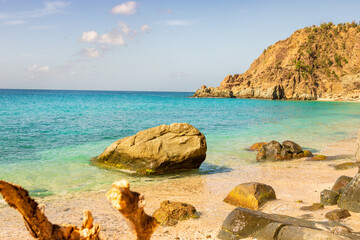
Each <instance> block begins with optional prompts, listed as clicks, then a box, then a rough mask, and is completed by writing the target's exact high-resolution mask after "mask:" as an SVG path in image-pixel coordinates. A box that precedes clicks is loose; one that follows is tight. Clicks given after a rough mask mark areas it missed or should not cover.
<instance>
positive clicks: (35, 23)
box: [0, 0, 360, 92]
mask: <svg viewBox="0 0 360 240" xmlns="http://www.w3.org/2000/svg"><path fill="white" fill-rule="evenodd" d="M359 13H360V1H356V0H354V1H350V0H343V1H338V0H336V1H333V0H326V1H325V0H316V1H314V0H312V1H307V0H302V1H280V0H278V1H277V0H272V1H270V0H252V1H250V0H248V1H245V0H237V1H236V0H217V1H213V0H206V1H205V0H198V1H196V0H192V1H190V0H138V1H137V0H136V1H121V0H102V1H99V0H96V1H95V0H69V1H51V0H48V1H37V0H0V88H6V89H8V88H9V89H73V90H123V91H190V92H193V91H195V90H196V89H197V88H200V87H201V85H203V84H205V85H207V86H219V84H220V82H221V81H222V80H223V79H224V78H225V77H226V76H227V75H229V74H236V73H243V72H245V71H246V70H247V69H248V68H249V66H250V65H251V63H252V62H253V61H254V60H255V59H256V58H257V57H259V56H260V54H261V53H262V52H263V50H264V49H266V48H267V47H268V46H270V45H272V44H274V43H275V42H277V41H279V40H282V39H286V38H287V37H289V36H290V35H291V34H292V33H293V32H294V31H295V30H297V29H299V28H303V27H306V26H311V25H314V24H315V25H320V24H321V23H322V22H329V21H332V22H333V23H342V22H351V21H353V20H355V21H356V22H359V21H360V14H359Z"/></svg>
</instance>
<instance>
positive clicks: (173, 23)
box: [165, 20, 192, 26]
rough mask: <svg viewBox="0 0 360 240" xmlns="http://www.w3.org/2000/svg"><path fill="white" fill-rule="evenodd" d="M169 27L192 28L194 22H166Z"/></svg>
mask: <svg viewBox="0 0 360 240" xmlns="http://www.w3.org/2000/svg"><path fill="white" fill-rule="evenodd" d="M165 25H167V26H190V25H192V22H190V21H187V20H169V21H166V22H165Z"/></svg>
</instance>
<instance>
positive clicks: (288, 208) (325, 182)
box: [0, 139, 360, 240]
mask: <svg viewBox="0 0 360 240" xmlns="http://www.w3.org/2000/svg"><path fill="white" fill-rule="evenodd" d="M354 152H355V139H351V140H344V141H341V142H336V143H333V144H330V145H328V146H327V147H326V148H324V149H323V150H322V151H321V152H320V153H319V154H324V155H327V156H332V158H331V160H329V161H318V162H310V161H305V160H304V159H298V160H293V161H285V162H268V163H258V164H251V165H244V166H243V167H241V168H240V169H236V170H234V171H230V172H223V173H216V174H210V175H199V176H191V177H184V178H179V179H171V180H167V181H163V182H158V183H149V185H142V186H134V187H132V188H131V190H133V191H137V192H140V193H143V194H145V198H146V202H147V204H146V207H145V211H146V212H147V213H148V214H152V213H153V212H154V211H155V210H156V209H157V208H158V207H159V206H160V202H161V201H163V200H173V201H182V202H186V203H190V204H192V205H194V206H195V207H196V209H197V210H198V212H199V213H200V218H199V219H191V220H187V221H182V222H179V223H178V224H177V225H175V226H173V227H159V228H158V229H157V230H156V232H155V233H154V234H153V237H152V239H184V240H185V239H186V240H191V239H217V237H216V235H217V233H218V232H219V230H220V228H221V225H222V222H223V221H224V219H225V218H226V216H227V215H228V214H229V213H230V212H231V211H232V210H233V209H234V208H235V206H232V205H229V204H227V203H224V202H223V199H224V198H225V197H226V195H227V194H228V193H229V192H230V191H231V190H232V188H233V187H235V186H236V185H238V184H240V183H244V182H253V181H257V182H262V183H265V184H268V185H271V186H272V187H273V188H274V189H275V192H276V195H277V200H274V201H270V202H267V203H265V204H264V205H263V206H262V208H261V209H260V210H261V211H263V212H266V213H277V214H284V215H289V216H293V217H299V216H301V215H303V214H311V215H312V216H313V217H312V218H311V219H310V220H316V221H327V220H326V218H325V213H327V212H328V211H331V210H334V209H336V208H337V206H325V209H322V210H318V211H315V212H309V211H301V210H299V208H300V207H302V206H307V205H311V204H312V203H315V202H319V201H320V192H321V191H322V190H323V189H330V188H331V187H332V185H333V184H334V183H335V181H336V180H337V178H338V177H340V176H341V175H347V176H354V175H355V174H356V173H357V171H358V169H357V168H352V169H347V170H335V169H334V168H333V167H332V166H330V165H332V164H338V163H342V162H345V161H350V160H351V161H354ZM254 159H255V153H254ZM254 161H255V160H254ZM119 180H120V179H119ZM110 187H111V186H109V189H110ZM105 193H106V190H103V191H101V192H95V193H82V194H81V195H79V194H78V195H74V196H67V197H62V198H60V199H59V198H57V199H56V198H55V199H53V198H51V197H49V198H39V199H36V200H37V201H38V202H39V203H43V204H45V205H46V209H45V214H46V216H47V217H48V218H49V220H50V221H51V222H53V223H59V224H60V223H66V224H76V225H78V226H80V225H81V221H82V216H83V210H84V209H89V210H91V212H92V213H93V216H94V219H95V222H96V223H100V225H101V236H102V237H103V238H105V239H132V234H131V230H130V229H129V227H128V225H127V223H126V221H125V219H124V218H123V217H122V215H121V214H120V213H119V212H118V211H116V210H115V209H114V208H113V207H112V206H111V205H110V202H109V201H108V200H106V198H105ZM298 200H302V201H303V202H302V203H299V202H297V201H298ZM351 215H352V216H351V217H349V218H346V219H344V220H341V221H340V222H341V223H343V224H345V225H347V226H349V227H350V228H352V229H353V231H354V232H358V231H360V213H351ZM0 239H2V240H9V239H22V240H27V239H32V238H31V237H30V235H29V234H28V233H27V230H26V228H25V225H24V224H23V221H22V218H21V216H20V214H19V213H18V212H17V211H16V210H14V209H12V208H10V207H8V206H3V207H2V208H0Z"/></svg>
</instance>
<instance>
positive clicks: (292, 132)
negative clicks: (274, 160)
mask: <svg viewBox="0 0 360 240" xmlns="http://www.w3.org/2000/svg"><path fill="white" fill-rule="evenodd" d="M191 95H192V93H169V92H106V91H103V92H97V91H42V90H0V132H1V133H0V179H4V180H6V181H10V182H14V183H16V184H20V185H22V186H24V187H25V188H27V189H28V190H30V193H31V194H32V195H33V196H48V195H53V194H55V195H59V194H71V193H74V192H79V191H91V190H98V189H102V188H103V187H104V186H107V187H108V186H109V184H111V183H112V182H113V181H115V180H119V179H121V178H124V177H126V178H127V179H130V181H131V182H133V183H137V184H142V183H148V182H154V181H166V180H167V179H169V178H170V179H171V178H179V177H182V176H184V175H189V174H192V175H199V174H202V175H208V174H216V173H219V172H229V171H236V170H237V169H240V168H241V166H244V165H248V164H255V161H254V158H255V155H254V153H251V152H247V151H245V150H244V149H245V148H246V147H248V146H249V145H251V144H252V143H254V142H259V141H270V140H272V139H276V140H278V141H284V140H287V139H289V140H293V141H295V142H297V143H299V144H300V145H301V146H303V147H305V148H307V149H310V150H312V151H315V152H316V151H318V150H320V149H321V148H323V147H324V146H325V145H326V144H328V143H330V142H334V141H338V140H342V139H347V138H353V137H355V136H356V133H357V131H358V126H359V125H360V104H359V103H344V102H316V101H308V102H301V101H268V100H252V99H197V98H189V96H191ZM173 122H188V123H190V124H192V125H194V126H195V127H196V128H198V129H199V130H200V131H201V132H202V133H203V134H204V135H205V136H206V139H207V144H208V152H207V159H206V162H205V163H204V164H203V165H202V166H201V167H200V169H199V171H197V170H194V171H191V172H187V173H179V174H171V175H163V176H158V177H136V176H129V175H126V174H124V173H122V172H120V171H114V170H105V169H99V168H97V167H94V166H92V165H91V164H90V162H89V160H90V159H91V158H92V157H94V156H96V155H99V154H100V153H101V152H102V151H103V150H104V149H105V148H106V147H107V146H108V145H110V144H111V143H112V142H114V141H115V140H117V139H119V138H122V137H125V136H129V135H133V134H135V133H136V132H138V131H140V130H143V129H147V128H150V127H154V126H157V125H160V124H170V123H173Z"/></svg>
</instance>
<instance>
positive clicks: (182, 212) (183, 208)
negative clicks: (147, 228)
mask: <svg viewBox="0 0 360 240" xmlns="http://www.w3.org/2000/svg"><path fill="white" fill-rule="evenodd" d="M153 217H154V218H155V219H156V220H157V221H158V222H159V223H160V224H161V225H163V226H173V225H175V224H177V222H178V221H183V220H187V219H190V218H199V214H198V213H197V212H196V209H195V207H194V206H192V205H190V204H188V203H182V202H170V201H163V202H161V204H160V208H159V209H157V210H156V211H155V212H154V214H153Z"/></svg>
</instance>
